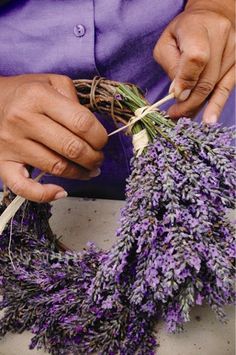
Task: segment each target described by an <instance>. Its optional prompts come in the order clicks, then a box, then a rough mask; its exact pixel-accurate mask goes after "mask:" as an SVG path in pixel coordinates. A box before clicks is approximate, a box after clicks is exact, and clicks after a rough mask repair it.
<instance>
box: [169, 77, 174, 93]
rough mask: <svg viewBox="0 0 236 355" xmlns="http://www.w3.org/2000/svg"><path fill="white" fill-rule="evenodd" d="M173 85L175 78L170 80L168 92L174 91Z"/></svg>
mask: <svg viewBox="0 0 236 355" xmlns="http://www.w3.org/2000/svg"><path fill="white" fill-rule="evenodd" d="M174 86H175V79H174V80H173V81H172V83H171V84H170V88H169V94H170V93H172V92H173V91H174Z"/></svg>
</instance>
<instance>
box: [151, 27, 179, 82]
mask: <svg viewBox="0 0 236 355" xmlns="http://www.w3.org/2000/svg"><path fill="white" fill-rule="evenodd" d="M153 56H154V58H155V60H156V61H157V62H158V63H159V64H160V65H161V66H162V68H163V69H164V71H165V72H166V73H167V74H168V76H169V78H170V79H171V80H173V79H174V78H175V75H176V72H177V68H178V62H179V58H180V52H179V50H178V48H177V44H176V40H175V38H174V36H173V35H172V34H171V33H170V31H169V30H168V29H166V30H165V31H164V32H163V34H162V35H161V37H160V39H159V40H158V42H157V44H156V46H155V48H154V51H153Z"/></svg>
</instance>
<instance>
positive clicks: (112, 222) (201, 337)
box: [0, 194, 235, 355]
mask: <svg viewBox="0 0 236 355" xmlns="http://www.w3.org/2000/svg"><path fill="white" fill-rule="evenodd" d="M0 195H1V194H0ZM123 204H124V202H122V201H112V200H86V199H79V198H67V199H65V200H61V201H57V202H55V203H54V206H53V216H52V218H51V226H52V229H53V231H54V232H55V233H56V234H57V235H58V236H62V238H63V241H64V242H65V243H66V245H68V246H69V247H71V248H73V249H75V250H79V249H81V248H82V247H84V246H85V245H86V243H87V241H93V242H95V243H96V244H97V245H98V246H100V247H102V248H109V247H110V246H111V245H112V243H113V242H114V238H115V230H116V228H117V226H118V220H119V214H120V208H121V207H122V206H123ZM226 313H227V315H228V318H229V321H228V323H227V324H221V323H220V322H219V321H218V320H217V319H216V318H215V315H214V314H213V313H212V311H211V310H210V309H209V308H208V307H196V308H194V309H193V311H192V314H191V321H190V322H189V323H187V324H186V325H185V329H184V331H183V333H181V334H168V333H167V332H166V330H165V325H164V324H163V323H160V324H159V325H158V327H157V340H158V343H159V344H160V346H159V347H158V349H157V351H156V354H157V355H234V354H235V312H234V308H233V307H226ZM29 340H30V333H28V332H25V333H23V334H20V335H19V334H10V335H7V336H6V337H5V338H4V339H2V340H0V355H30V354H31V355H46V353H45V352H44V351H42V350H38V351H37V350H33V351H32V350H28V344H29Z"/></svg>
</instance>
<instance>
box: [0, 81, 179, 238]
mask: <svg viewBox="0 0 236 355" xmlns="http://www.w3.org/2000/svg"><path fill="white" fill-rule="evenodd" d="M99 80H100V79H99ZM101 80H102V79H101ZM97 85H98V81H97V80H94V83H93V90H92V91H93V96H94V94H95V91H96V87H97ZM173 98H174V94H173V93H172V94H169V95H167V96H166V97H164V98H163V99H162V100H160V101H157V102H155V103H154V104H153V105H151V106H143V107H140V108H138V109H137V110H136V111H135V113H134V116H133V117H131V119H130V120H129V122H128V123H127V125H125V126H122V127H120V128H118V129H116V130H115V131H113V132H111V133H110V134H108V136H112V135H114V134H116V133H118V132H120V131H123V130H124V129H127V128H129V129H131V128H132V126H133V125H134V124H135V123H136V122H138V121H140V120H141V119H142V118H143V117H145V116H146V115H148V114H149V113H153V112H156V111H157V108H158V107H159V106H161V105H162V104H164V103H165V102H167V101H169V100H171V99H173ZM91 100H92V99H91ZM92 105H93V103H92ZM147 145H148V134H147V131H146V129H143V130H141V131H140V132H139V133H137V134H134V135H133V146H134V150H135V152H136V155H137V156H138V155H140V154H141V153H142V151H143V149H144V148H145V147H146V146H147ZM44 174H45V172H41V173H40V174H39V175H38V176H37V177H36V178H35V180H36V181H39V180H40V179H41V177H42V176H43V175H44ZM24 202H25V198H24V197H21V196H16V197H15V198H14V200H13V201H12V202H11V203H10V205H9V206H8V207H7V208H6V209H5V211H4V212H3V213H2V214H1V216H0V234H2V232H3V231H4V229H5V227H6V225H7V223H8V222H9V221H10V219H11V218H13V217H14V215H15V214H16V212H17V211H18V210H19V208H20V207H21V206H22V204H23V203H24Z"/></svg>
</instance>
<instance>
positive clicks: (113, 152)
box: [0, 0, 235, 202]
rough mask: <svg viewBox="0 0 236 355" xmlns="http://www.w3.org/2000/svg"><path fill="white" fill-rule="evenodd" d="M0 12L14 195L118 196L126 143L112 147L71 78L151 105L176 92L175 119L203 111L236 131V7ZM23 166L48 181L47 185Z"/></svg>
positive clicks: (191, 3)
mask: <svg viewBox="0 0 236 355" xmlns="http://www.w3.org/2000/svg"><path fill="white" fill-rule="evenodd" d="M0 5H1V6H0V53H1V57H0V178H1V180H2V181H3V183H5V184H6V185H7V186H8V187H9V189H11V190H12V191H13V192H14V193H15V194H18V195H21V196H23V197H25V198H27V199H29V200H32V201H38V202H46V201H52V200H56V199H59V198H63V197H65V196H67V193H68V192H69V194H71V195H76V196H88V197H105V198H122V197H123V196H124V186H125V179H126V177H127V176H128V174H129V158H130V156H131V154H132V148H131V144H130V140H129V138H127V137H125V136H124V134H123V133H120V134H119V135H117V136H114V137H112V138H110V139H109V140H108V136H107V131H109V130H112V129H114V127H113V126H112V124H111V123H110V121H109V120H107V119H105V118H104V117H99V118H98V117H96V116H95V115H94V114H92V113H91V112H90V111H89V110H88V109H86V108H85V107H83V106H82V105H81V104H80V103H79V102H78V100H77V96H76V92H75V89H74V87H73V83H72V79H73V78H93V77H94V76H95V75H101V76H104V77H107V78H109V79H114V80H118V81H128V82H133V83H134V84H137V85H138V86H140V87H141V88H142V89H144V90H146V92H147V98H148V99H149V100H150V102H154V101H156V100H157V99H159V98H162V97H164V96H165V95H166V94H167V93H168V90H169V86H170V83H171V86H170V91H171V92H174V93H175V96H176V98H177V101H176V102H174V103H173V104H172V105H171V106H170V107H169V109H168V113H169V115H170V116H171V117H173V118H176V119H177V118H179V117H181V116H188V117H194V116H195V115H196V113H197V112H198V111H199V110H200V109H201V108H202V107H203V106H204V104H205V103H206V105H205V107H204V112H203V113H202V117H203V121H204V122H205V123H207V124H214V123H216V122H217V121H218V120H219V118H220V116H221V119H222V121H223V122H225V123H227V124H230V123H231V122H232V118H233V105H234V100H233V96H232V90H233V87H234V80H235V76H234V68H235V56H234V50H235V43H234V42H235V24H234V0H225V1H224V2H222V1H221V0H211V1H205V0H188V1H184V0H165V1H161V0H159V1H158V0H135V1H127V0H109V1H108V0H107V1H106V0H96V1H92V0H86V1H85V0H68V1H62V0H57V1H55V0H45V1H39V0H20V1H14V0H11V1H7V0H5V1H0ZM230 93H231V97H230V99H229V96H230ZM228 99H229V101H228V103H227V104H226V101H227V100H228ZM222 112H223V113H222ZM230 120H231V121H230ZM226 121H227V122H226ZM104 153H105V157H106V159H105V162H104V163H103V159H104ZM28 165H29V166H32V167H34V168H37V169H40V170H42V171H45V172H47V173H48V174H47V176H46V178H45V179H44V180H43V183H42V182H40V183H39V182H36V181H34V180H33V179H31V178H30V177H29V173H28V170H27V169H26V166H28ZM101 166H102V167H101ZM95 177H96V178H95ZM70 179H74V180H70ZM79 180H80V181H79Z"/></svg>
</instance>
